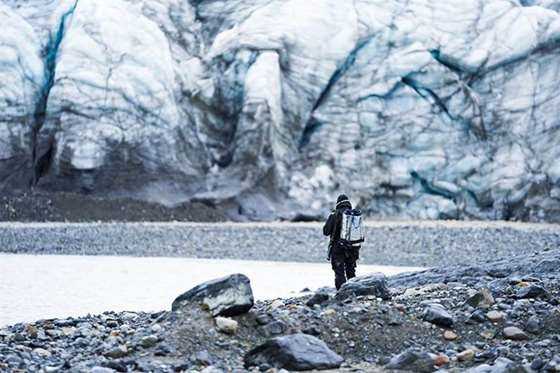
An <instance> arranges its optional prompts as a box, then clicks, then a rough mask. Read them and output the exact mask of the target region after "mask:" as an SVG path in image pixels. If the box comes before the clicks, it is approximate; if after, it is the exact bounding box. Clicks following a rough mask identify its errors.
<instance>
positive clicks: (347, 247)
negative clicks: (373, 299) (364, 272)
mask: <svg viewBox="0 0 560 373" xmlns="http://www.w3.org/2000/svg"><path fill="white" fill-rule="evenodd" d="M347 210H352V204H351V203H350V201H349V200H348V197H347V196H346V195H345V194H341V195H339V196H338V198H337V200H336V206H335V208H334V210H333V211H332V212H331V214H330V215H329V217H328V219H327V221H326V223H325V225H324V226H323V234H324V235H325V236H330V241H329V252H328V256H327V259H328V260H329V261H330V262H331V266H332V269H333V271H334V284H335V287H336V290H338V289H340V287H341V286H342V285H343V284H344V283H345V282H346V281H347V280H349V279H351V278H353V277H356V262H357V261H358V259H359V252H360V247H359V246H355V245H351V244H350V243H349V242H348V241H345V240H343V239H341V237H340V233H341V230H342V217H343V214H344V212H346V211H347Z"/></svg>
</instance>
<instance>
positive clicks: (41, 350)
mask: <svg viewBox="0 0 560 373" xmlns="http://www.w3.org/2000/svg"><path fill="white" fill-rule="evenodd" d="M33 353H34V354H36V355H39V356H41V357H42V358H48V357H50V356H51V352H50V351H47V350H45V349H44V348H35V349H34V350H33Z"/></svg>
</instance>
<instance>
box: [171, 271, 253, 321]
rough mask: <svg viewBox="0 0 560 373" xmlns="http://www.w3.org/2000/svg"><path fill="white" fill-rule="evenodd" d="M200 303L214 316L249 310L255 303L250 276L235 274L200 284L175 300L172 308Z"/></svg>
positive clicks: (232, 314) (177, 308)
mask: <svg viewBox="0 0 560 373" xmlns="http://www.w3.org/2000/svg"><path fill="white" fill-rule="evenodd" d="M193 303H198V304H202V305H203V306H204V307H205V308H207V309H208V310H209V311H210V312H211V313H212V315H213V316H236V315H241V314H243V313H246V312H248V311H249V310H250V309H251V307H253V304H254V298H253V291H252V289H251V284H250V281H249V278H248V277H247V276H245V275H242V274H235V275H231V276H227V277H223V278H219V279H216V280H212V281H208V282H205V283H203V284H200V285H198V286H196V287H194V288H192V289H191V290H189V291H187V292H186V293H184V294H182V295H180V296H179V297H178V298H177V299H175V300H174V301H173V304H172V307H171V308H172V310H173V311H177V310H180V309H181V308H182V307H184V306H186V305H189V304H193Z"/></svg>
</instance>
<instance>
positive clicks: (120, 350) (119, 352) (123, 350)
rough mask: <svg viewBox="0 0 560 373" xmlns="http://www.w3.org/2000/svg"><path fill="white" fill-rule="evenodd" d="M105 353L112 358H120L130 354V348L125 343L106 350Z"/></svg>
mask: <svg viewBox="0 0 560 373" xmlns="http://www.w3.org/2000/svg"><path fill="white" fill-rule="evenodd" d="M104 355H105V356H107V357H109V358H112V359H119V358H121V357H125V356H126V355H128V348H127V347H126V346H125V345H120V346H116V347H112V348H110V349H108V350H107V351H105V353H104Z"/></svg>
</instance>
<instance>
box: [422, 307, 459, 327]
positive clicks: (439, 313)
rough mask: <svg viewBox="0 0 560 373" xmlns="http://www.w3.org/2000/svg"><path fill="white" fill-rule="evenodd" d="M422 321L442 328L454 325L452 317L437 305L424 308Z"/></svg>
mask: <svg viewBox="0 0 560 373" xmlns="http://www.w3.org/2000/svg"><path fill="white" fill-rule="evenodd" d="M422 319H423V320H424V321H427V322H430V323H432V324H435V325H438V326H441V327H444V328H450V327H452V326H453V323H454V320H453V316H451V314H450V313H449V312H448V311H447V310H446V309H445V308H444V307H443V306H441V305H437V304H431V305H429V306H428V307H426V308H425V309H424V313H423V314H422Z"/></svg>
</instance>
